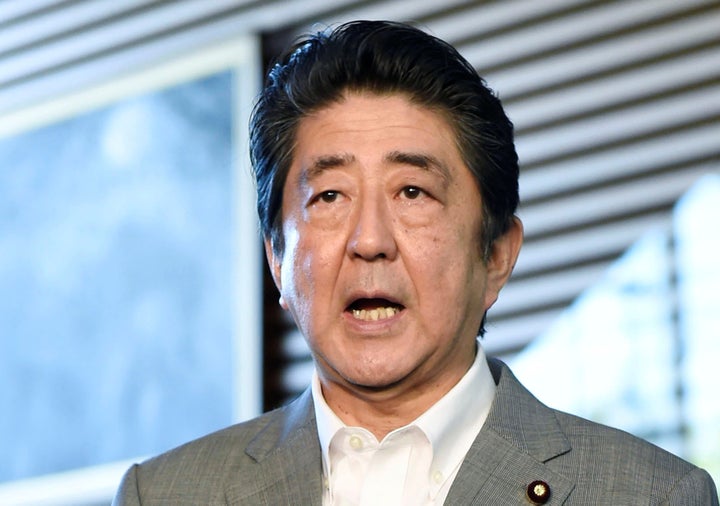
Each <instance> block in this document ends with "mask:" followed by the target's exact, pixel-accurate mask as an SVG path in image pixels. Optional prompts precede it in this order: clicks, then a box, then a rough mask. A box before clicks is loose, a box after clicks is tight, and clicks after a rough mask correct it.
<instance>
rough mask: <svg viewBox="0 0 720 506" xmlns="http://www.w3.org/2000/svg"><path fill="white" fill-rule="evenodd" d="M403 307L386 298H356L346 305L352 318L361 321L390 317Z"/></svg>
mask: <svg viewBox="0 0 720 506" xmlns="http://www.w3.org/2000/svg"><path fill="white" fill-rule="evenodd" d="M403 309H404V308H403V306H402V305H401V304H397V303H395V302H392V301H390V300H387V299H357V300H355V301H353V303H352V304H350V305H349V306H348V307H347V310H346V311H348V312H349V313H350V314H351V315H352V317H353V318H355V319H356V320H362V321H373V322H374V321H380V320H387V319H388V318H392V317H393V316H395V315H396V314H398V313H399V312H400V311H402V310H403Z"/></svg>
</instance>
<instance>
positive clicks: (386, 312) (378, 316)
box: [352, 307, 398, 321]
mask: <svg viewBox="0 0 720 506" xmlns="http://www.w3.org/2000/svg"><path fill="white" fill-rule="evenodd" d="M397 312H398V309H397V308H394V307H379V308H376V309H353V310H352V314H353V316H354V317H355V318H357V319H358V320H370V321H377V320H384V319H385V318H390V317H391V316H394V315H395V314H396V313H397Z"/></svg>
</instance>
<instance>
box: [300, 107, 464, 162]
mask: <svg viewBox="0 0 720 506" xmlns="http://www.w3.org/2000/svg"><path fill="white" fill-rule="evenodd" d="M379 160H384V161H385V162H392V161H398V162H399V161H403V160H405V161H408V160H410V161H413V160H415V161H416V162H418V164H422V163H426V164H428V163H434V162H437V164H436V165H437V166H438V167H441V168H442V167H447V168H449V169H450V170H453V169H454V170H461V169H464V170H465V171H467V170H468V169H467V168H466V167H465V164H464V162H463V160H462V157H461V155H460V152H459V150H458V148H457V142H456V136H455V133H454V130H453V128H452V127H451V125H450V123H449V121H448V120H447V118H446V116H445V115H444V114H442V113H440V112H438V111H436V110H434V109H431V108H428V107H425V106H421V105H417V104H415V103H413V102H411V101H410V100H409V99H408V98H407V97H406V96H405V95H402V94H389V95H375V94H371V93H346V94H345V95H344V96H343V97H342V99H341V100H339V101H337V102H334V103H331V104H329V105H327V106H325V107H323V108H321V109H319V110H317V111H315V112H313V113H312V114H309V115H307V116H305V117H303V118H302V119H301V120H300V122H299V124H298V128H297V131H296V138H295V144H294V148H293V158H292V163H291V172H293V169H295V172H297V170H303V171H307V170H312V167H320V168H325V167H326V166H328V165H330V166H339V165H349V164H351V163H355V162H357V163H371V162H372V163H374V162H377V161H379ZM423 160H424V161H425V162H423Z"/></svg>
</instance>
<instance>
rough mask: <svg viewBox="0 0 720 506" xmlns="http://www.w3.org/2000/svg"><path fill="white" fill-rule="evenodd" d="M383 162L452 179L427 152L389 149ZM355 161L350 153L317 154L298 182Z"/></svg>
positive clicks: (444, 168)
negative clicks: (408, 166)
mask: <svg viewBox="0 0 720 506" xmlns="http://www.w3.org/2000/svg"><path fill="white" fill-rule="evenodd" d="M383 159H384V161H385V163H388V164H396V165H410V166H412V167H417V168H419V169H423V170H427V171H430V172H435V173H436V174H438V175H439V176H440V177H441V178H442V179H443V180H444V181H445V183H446V184H447V183H449V182H450V180H451V179H452V178H451V176H450V174H451V172H450V169H448V167H447V166H446V165H445V164H444V163H442V162H441V161H440V160H439V159H438V158H436V157H434V156H433V155H429V154H427V153H416V152H408V151H391V152H389V153H388V154H386V155H385V156H384V157H383ZM354 161H355V156H354V155H351V154H350V153H340V154H333V155H323V156H319V157H317V158H316V159H314V160H313V161H312V163H310V165H309V166H308V167H307V168H306V169H305V170H303V172H302V174H301V176H300V184H307V183H308V182H309V181H312V180H313V179H315V178H316V177H318V176H320V174H322V173H324V172H325V171H327V170H330V169H335V168H339V167H346V166H348V165H350V164H352V163H353V162H354Z"/></svg>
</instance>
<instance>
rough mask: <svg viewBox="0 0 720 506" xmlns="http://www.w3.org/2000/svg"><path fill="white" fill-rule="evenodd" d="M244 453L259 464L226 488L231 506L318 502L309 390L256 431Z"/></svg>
mask: <svg viewBox="0 0 720 506" xmlns="http://www.w3.org/2000/svg"><path fill="white" fill-rule="evenodd" d="M245 453H246V454H247V455H248V456H250V457H252V458H253V459H254V460H255V461H256V463H257V465H256V466H254V467H253V468H251V469H247V468H243V474H244V476H243V479H242V481H238V482H236V483H232V484H230V486H228V488H227V489H226V491H225V497H226V501H227V503H228V504H230V505H240V504H252V505H258V506H260V505H267V506H271V505H272V506H275V505H278V504H283V505H296V506H306V505H310V506H312V505H315V506H320V504H321V501H322V456H321V454H320V443H319V441H318V437H317V429H316V427H315V414H314V411H313V409H312V398H311V394H310V390H309V389H308V390H307V391H306V392H305V393H303V394H302V395H301V396H300V398H298V399H297V400H296V401H294V402H293V403H291V404H290V405H288V406H287V407H285V408H284V409H283V412H282V415H280V416H277V417H274V418H273V419H272V421H271V422H270V423H269V424H268V425H267V426H266V427H265V428H264V429H263V430H262V431H260V432H259V433H258V435H257V436H256V437H255V438H254V439H253V440H252V441H251V442H250V444H249V445H248V446H247V448H246V450H245Z"/></svg>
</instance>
